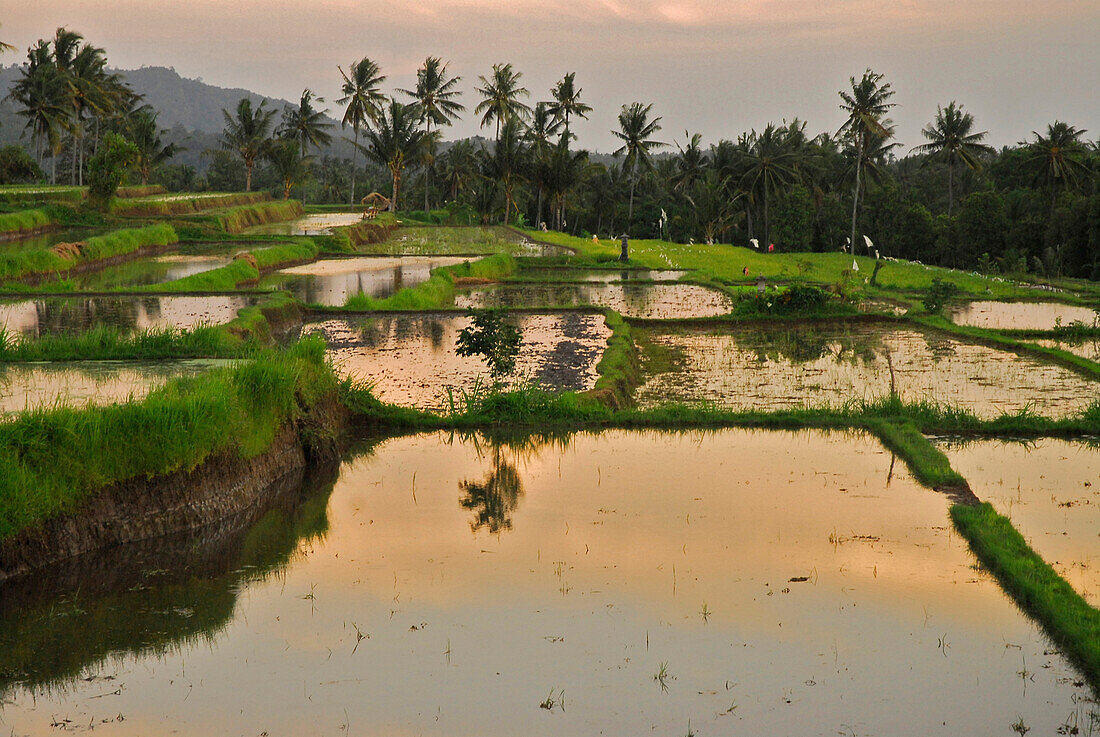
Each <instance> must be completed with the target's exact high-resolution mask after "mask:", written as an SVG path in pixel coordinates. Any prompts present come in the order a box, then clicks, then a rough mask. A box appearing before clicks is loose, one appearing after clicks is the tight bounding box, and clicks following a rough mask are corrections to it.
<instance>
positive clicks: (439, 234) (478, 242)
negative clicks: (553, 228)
mask: <svg viewBox="0 0 1100 737" xmlns="http://www.w3.org/2000/svg"><path fill="white" fill-rule="evenodd" d="M358 250H359V252H360V253H365V254H370V255H378V256H388V255H397V254H400V255H407V256H485V255H489V254H494V253H509V254H512V255H513V256H515V255H519V254H522V253H525V252H527V251H528V250H529V247H528V246H525V245H524V244H523V242H522V241H521V240H520V238H519V237H518V236H517V234H516V233H514V232H513V231H511V230H508V229H506V228H500V227H488V228H479V227H472V228H466V227H456V228H451V227H424V226H419V225H417V226H414V227H402V228H401V229H400V230H397V231H394V232H393V233H392V235H390V236H389V237H388V238H387V239H386V240H383V241H379V242H371V243H364V244H360V247H359V249H358Z"/></svg>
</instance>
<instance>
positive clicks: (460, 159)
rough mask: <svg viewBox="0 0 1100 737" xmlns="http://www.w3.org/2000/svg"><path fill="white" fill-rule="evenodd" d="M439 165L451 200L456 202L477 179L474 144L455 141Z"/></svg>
mask: <svg viewBox="0 0 1100 737" xmlns="http://www.w3.org/2000/svg"><path fill="white" fill-rule="evenodd" d="M440 163H441V164H442V167H443V181H444V182H446V184H447V187H448V188H449V189H450V192H451V199H452V200H457V199H458V197H459V195H461V194H462V193H463V191H465V190H467V189H469V187H470V185H471V184H472V183H473V181H474V179H475V178H476V177H477V153H476V152H475V151H474V144H473V143H472V142H471V141H470V139H468V138H464V139H462V140H461V141H455V143H454V145H453V146H451V147H450V148H449V149H447V152H446V153H445V154H443V156H442V157H441V158H440Z"/></svg>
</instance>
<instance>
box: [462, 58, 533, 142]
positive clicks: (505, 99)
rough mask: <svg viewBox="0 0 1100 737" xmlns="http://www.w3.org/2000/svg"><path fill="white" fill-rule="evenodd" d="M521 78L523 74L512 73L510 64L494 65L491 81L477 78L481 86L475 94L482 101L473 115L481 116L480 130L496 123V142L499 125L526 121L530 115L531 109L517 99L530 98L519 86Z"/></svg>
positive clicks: (525, 89)
mask: <svg viewBox="0 0 1100 737" xmlns="http://www.w3.org/2000/svg"><path fill="white" fill-rule="evenodd" d="M522 76H523V72H517V71H514V70H513V69H512V65H511V64H494V65H493V78H492V79H486V78H485V77H484V76H480V77H478V79H479V80H481V84H482V85H483V86H482V87H478V88H477V93H478V94H479V95H481V96H482V98H484V99H482V101H481V102H479V103H478V104H477V107H475V108H474V115H480V116H481V127H482V128H484V127H485V126H487V125H489V123H492V122H495V123H496V138H497V139H498V140H499V139H500V126H501V123H503V122H505V121H507V120H509V119H510V118H519V119H520V120H527V118H528V117H530V115H531V108H530V107H528V106H527V105H526V104H525V103H523V102H520V99H519V98H521V97H530V96H531V92H530V91H529V90H528V89H527V88H526V87H520V86H519V78H520V77H522Z"/></svg>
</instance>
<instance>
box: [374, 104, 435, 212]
mask: <svg viewBox="0 0 1100 737" xmlns="http://www.w3.org/2000/svg"><path fill="white" fill-rule="evenodd" d="M365 138H366V144H365V145H364V144H359V148H360V150H362V151H363V153H364V154H366V155H367V158H369V159H370V160H371V161H373V162H375V163H376V164H379V165H381V166H384V167H386V168H387V169H388V170H389V172H390V176H391V177H392V178H393V196H392V197H390V212H394V211H395V210H397V206H398V198H399V197H400V194H401V176H402V174H403V173H404V171H405V167H406V166H407V165H408V163H409V162H410V161H413V160H415V158H416V157H417V156H418V155H419V154H420V151H421V149H422V147H423V146H424V145H425V143H426V139H427V133H425V132H424V131H423V130H421V129H420V107H419V106H418V105H417V104H416V103H413V104H411V105H403V104H402V103H400V102H398V101H397V100H395V99H393V98H390V104H389V105H388V106H387V107H385V108H383V109H382V117H381V118H380V119H379V120H378V122H377V123H375V124H374V125H372V126H370V127H369V128H367V131H366V136H365Z"/></svg>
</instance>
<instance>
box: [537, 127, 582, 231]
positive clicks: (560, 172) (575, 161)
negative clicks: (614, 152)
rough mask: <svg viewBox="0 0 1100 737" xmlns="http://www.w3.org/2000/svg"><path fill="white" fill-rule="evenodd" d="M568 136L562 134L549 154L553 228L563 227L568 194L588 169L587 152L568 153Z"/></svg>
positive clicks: (549, 189) (548, 184)
mask: <svg viewBox="0 0 1100 737" xmlns="http://www.w3.org/2000/svg"><path fill="white" fill-rule="evenodd" d="M569 140H570V135H569V134H568V133H565V132H563V133H562V134H561V137H560V138H558V142H557V144H556V145H555V146H554V148H553V149H552V150H551V152H550V159H549V164H550V175H549V178H548V180H547V191H548V193H549V195H550V203H551V207H552V208H553V212H554V221H555V222H554V227H555V228H556V229H557V230H562V229H563V228H564V227H565V203H566V199H567V198H568V196H569V194H570V193H571V192H573V190H575V189H576V188H577V186H578V185H579V184H580V183H581V182H582V181H583V180H584V176H585V171H586V170H587V169H588V152H587V151H570V150H569Z"/></svg>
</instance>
